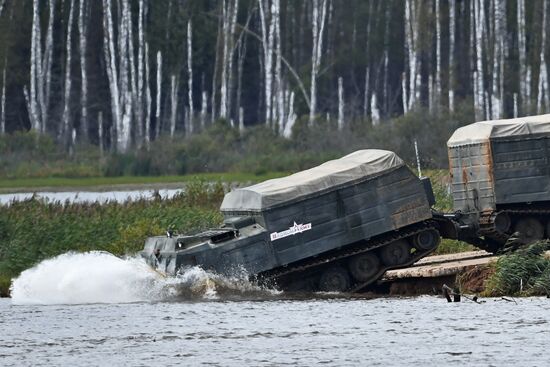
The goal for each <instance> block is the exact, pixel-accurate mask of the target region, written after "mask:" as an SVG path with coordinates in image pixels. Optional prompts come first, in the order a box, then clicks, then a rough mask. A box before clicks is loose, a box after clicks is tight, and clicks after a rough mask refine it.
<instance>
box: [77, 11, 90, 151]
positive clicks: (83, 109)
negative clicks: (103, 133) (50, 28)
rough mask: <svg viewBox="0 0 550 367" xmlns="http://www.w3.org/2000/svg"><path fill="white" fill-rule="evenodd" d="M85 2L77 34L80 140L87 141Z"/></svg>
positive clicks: (80, 12)
mask: <svg viewBox="0 0 550 367" xmlns="http://www.w3.org/2000/svg"><path fill="white" fill-rule="evenodd" d="M86 5H87V3H86V0H80V7H79V11H78V33H79V47H80V79H81V85H80V129H81V131H82V139H83V140H84V141H88V129H89V127H88V73H87V72H86V48H87V31H88V24H87V22H86V19H85V18H86V16H87V11H86V9H87V8H86Z"/></svg>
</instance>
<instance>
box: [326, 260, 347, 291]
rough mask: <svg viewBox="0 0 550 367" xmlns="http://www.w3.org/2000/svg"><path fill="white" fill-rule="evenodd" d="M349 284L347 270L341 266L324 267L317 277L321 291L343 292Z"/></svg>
mask: <svg viewBox="0 0 550 367" xmlns="http://www.w3.org/2000/svg"><path fill="white" fill-rule="evenodd" d="M349 286H350V279H349V275H348V272H347V270H346V269H344V268H343V267H341V266H332V267H330V268H328V269H326V270H325V271H324V272H323V274H322V275H321V279H319V290H321V291H323V292H345V291H346V290H348V289H349Z"/></svg>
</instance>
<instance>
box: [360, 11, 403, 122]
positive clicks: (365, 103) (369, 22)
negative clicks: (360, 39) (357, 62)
mask: <svg viewBox="0 0 550 367" xmlns="http://www.w3.org/2000/svg"><path fill="white" fill-rule="evenodd" d="M373 4H374V2H373V1H371V2H370V3H369V17H368V18H367V34H366V37H365V39H366V40H367V45H366V47H365V50H366V51H365V54H366V59H367V66H366V68H365V94H364V96H363V119H367V116H368V111H369V103H370V100H369V95H370V94H369V88H370V84H369V82H370V80H369V79H370V70H369V66H370V64H369V62H370V52H369V51H370V41H369V37H370V34H371V27H372V23H373V17H374V14H373V9H374V7H373ZM404 98H405V97H404Z"/></svg>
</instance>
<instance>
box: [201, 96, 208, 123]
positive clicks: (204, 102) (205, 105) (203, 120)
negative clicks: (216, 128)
mask: <svg viewBox="0 0 550 367" xmlns="http://www.w3.org/2000/svg"><path fill="white" fill-rule="evenodd" d="M201 99H202V101H201V128H202V129H203V130H204V127H205V124H206V114H207V113H208V92H206V91H203V92H202V94H201Z"/></svg>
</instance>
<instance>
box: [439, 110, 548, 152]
mask: <svg viewBox="0 0 550 367" xmlns="http://www.w3.org/2000/svg"><path fill="white" fill-rule="evenodd" d="M530 134H549V135H550V114H547V115H537V116H528V117H519V118H515V119H507V120H492V121H480V122H475V123H473V124H470V125H467V126H464V127H461V128H460V129H457V130H456V131H455V132H454V134H453V135H452V136H451V138H450V139H449V141H447V146H448V147H454V146H460V145H467V144H479V143H484V142H489V140H490V139H492V138H505V137H513V136H524V135H530Z"/></svg>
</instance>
